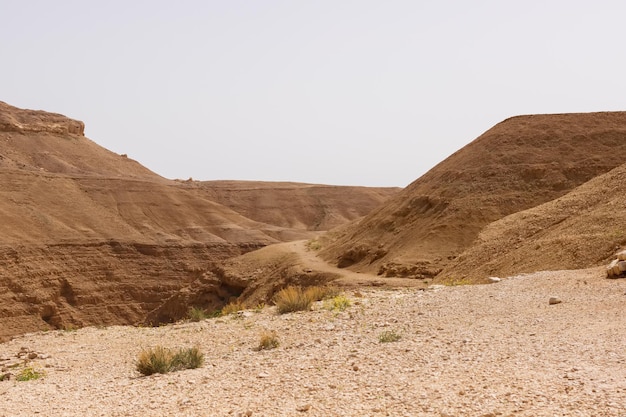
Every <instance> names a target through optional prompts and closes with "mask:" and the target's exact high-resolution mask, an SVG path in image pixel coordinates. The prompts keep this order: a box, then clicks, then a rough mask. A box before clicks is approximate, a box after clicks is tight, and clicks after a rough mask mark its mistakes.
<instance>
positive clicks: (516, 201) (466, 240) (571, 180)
mask: <svg viewBox="0 0 626 417" xmlns="http://www.w3.org/2000/svg"><path fill="white" fill-rule="evenodd" d="M625 151H626V112H611V113H588V114H558V115H535V116H519V117H513V118H510V119H508V120H505V121H503V122H502V123H499V124H498V125H496V126H494V127H493V128H491V129H490V130H488V131H487V132H485V133H484V134H483V135H481V136H480V137H479V138H477V139H476V140H474V141H473V142H471V143H470V144H469V145H467V146H465V147H464V148H462V149H460V150H459V151H457V152H456V153H454V154H453V155H451V156H450V157H449V158H447V159H446V160H444V161H443V162H441V163H440V164H438V165H437V166H436V167H434V168H433V169H432V170H430V171H429V172H428V173H426V174H425V175H424V176H422V177H420V178H419V179H418V180H416V181H415V182H413V183H412V184H411V185H409V186H408V187H407V188H405V189H404V190H402V191H401V192H400V193H398V194H397V195H395V196H394V197H392V198H391V199H390V200H389V201H388V202H387V203H385V204H384V205H383V206H381V208H379V209H377V210H374V211H373V212H372V213H370V214H369V215H368V216H366V217H365V218H364V219H363V220H361V221H360V222H358V223H356V224H354V225H351V226H349V227H346V228H343V229H342V230H341V231H338V232H336V233H334V234H333V235H331V236H329V240H330V243H328V244H327V245H326V247H325V248H324V250H323V251H322V255H323V256H324V257H325V258H326V259H328V260H330V261H332V262H335V263H337V264H338V265H340V266H343V267H351V268H352V269H355V270H361V271H376V272H378V273H380V274H383V275H387V276H412V277H434V276H436V275H437V274H438V273H439V272H440V271H441V270H442V268H444V267H446V266H447V265H448V264H449V263H450V262H451V261H452V260H453V259H454V258H455V257H456V256H458V255H459V254H461V253H462V252H463V251H464V250H465V249H467V248H468V247H469V246H470V245H471V244H472V242H473V241H474V239H475V238H476V237H477V236H478V233H479V232H480V231H481V229H482V228H483V227H484V226H486V225H487V224H489V223H491V222H493V221H495V220H498V219H500V218H502V217H504V216H506V215H509V214H512V213H515V212H518V211H521V210H525V209H528V208H531V207H534V206H537V205H539V204H542V203H545V202H548V201H551V200H553V199H555V198H558V197H560V196H563V195H564V194H566V193H567V192H569V191H570V190H572V189H574V188H575V187H577V186H579V185H581V184H583V183H585V182H586V181H588V180H590V179H592V178H593V177H595V176H597V175H600V174H603V173H606V172H608V171H610V170H611V169H613V168H615V167H617V166H618V165H620V164H622V163H623V155H624V153H625Z"/></svg>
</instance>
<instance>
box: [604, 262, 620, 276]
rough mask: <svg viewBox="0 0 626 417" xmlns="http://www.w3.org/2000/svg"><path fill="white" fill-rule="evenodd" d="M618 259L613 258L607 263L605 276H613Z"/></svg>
mask: <svg viewBox="0 0 626 417" xmlns="http://www.w3.org/2000/svg"><path fill="white" fill-rule="evenodd" d="M618 262H619V261H618V260H617V259H615V260H614V261H613V262H611V263H610V264H609V266H607V267H606V276H607V277H608V278H614V277H615V267H616V266H617V263H618Z"/></svg>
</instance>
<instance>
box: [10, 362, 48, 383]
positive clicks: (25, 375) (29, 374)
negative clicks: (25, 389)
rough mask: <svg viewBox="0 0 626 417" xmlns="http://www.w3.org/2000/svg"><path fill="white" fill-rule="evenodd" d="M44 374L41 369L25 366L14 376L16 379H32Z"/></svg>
mask: <svg viewBox="0 0 626 417" xmlns="http://www.w3.org/2000/svg"><path fill="white" fill-rule="evenodd" d="M44 375H45V373H44V372H43V371H38V370H36V369H34V368H32V367H30V366H29V367H26V368H24V369H22V370H21V371H20V373H19V374H17V376H16V377H15V379H16V380H18V381H32V380H33V379H39V378H42V377H43V376H44Z"/></svg>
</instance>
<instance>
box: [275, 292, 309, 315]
mask: <svg viewBox="0 0 626 417" xmlns="http://www.w3.org/2000/svg"><path fill="white" fill-rule="evenodd" d="M313 301H314V299H313V297H312V294H311V293H309V294H307V292H306V291H302V288H300V287H287V288H283V289H282V290H280V291H278V292H277V293H276V295H275V296H274V303H275V304H276V307H278V313H280V314H285V313H291V312H293V311H306V310H310V309H311V304H313Z"/></svg>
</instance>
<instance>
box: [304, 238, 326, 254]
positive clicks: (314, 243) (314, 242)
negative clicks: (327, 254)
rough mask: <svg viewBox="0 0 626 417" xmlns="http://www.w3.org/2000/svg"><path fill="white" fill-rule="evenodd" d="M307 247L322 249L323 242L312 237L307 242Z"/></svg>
mask: <svg viewBox="0 0 626 417" xmlns="http://www.w3.org/2000/svg"><path fill="white" fill-rule="evenodd" d="M306 247H307V248H309V249H310V250H314V251H318V250H320V249H322V244H321V243H320V241H319V240H317V239H311V240H309V241H308V242H306Z"/></svg>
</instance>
